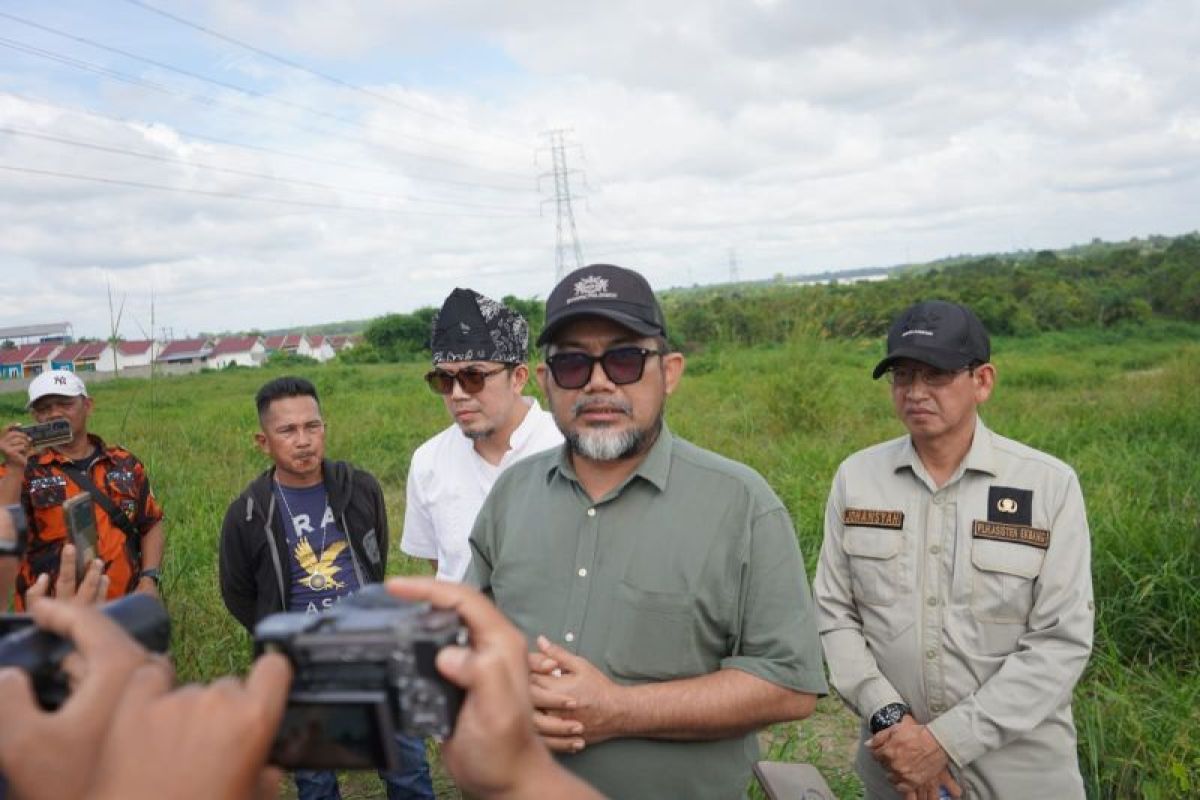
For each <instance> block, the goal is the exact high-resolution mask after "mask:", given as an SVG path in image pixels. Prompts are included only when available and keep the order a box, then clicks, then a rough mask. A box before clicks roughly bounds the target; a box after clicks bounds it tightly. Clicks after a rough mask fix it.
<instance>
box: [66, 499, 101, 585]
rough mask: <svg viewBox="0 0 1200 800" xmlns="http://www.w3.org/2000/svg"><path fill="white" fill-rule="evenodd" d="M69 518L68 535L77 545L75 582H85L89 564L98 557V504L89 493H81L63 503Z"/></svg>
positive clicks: (72, 542)
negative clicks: (84, 574)
mask: <svg viewBox="0 0 1200 800" xmlns="http://www.w3.org/2000/svg"><path fill="white" fill-rule="evenodd" d="M63 514H64V515H65V516H66V518H67V535H68V536H70V537H71V544H73V545H75V580H76V581H81V580H83V573H84V572H85V571H86V570H87V566H88V564H90V563H92V559H94V558H95V557H96V504H95V503H93V502H92V496H91V495H90V494H88V493H87V492H81V493H79V494H77V495H75V496H74V497H72V498H70V499H68V500H67V502H65V503H63Z"/></svg>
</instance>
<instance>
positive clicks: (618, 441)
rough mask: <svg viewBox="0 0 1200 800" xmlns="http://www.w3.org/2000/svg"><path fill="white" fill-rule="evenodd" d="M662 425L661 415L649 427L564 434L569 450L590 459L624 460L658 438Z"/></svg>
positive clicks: (633, 455) (640, 452)
mask: <svg viewBox="0 0 1200 800" xmlns="http://www.w3.org/2000/svg"><path fill="white" fill-rule="evenodd" d="M661 427H662V416H661V415H660V416H659V417H658V419H656V420H655V421H654V424H653V425H651V426H650V427H649V428H635V429H632V430H624V431H612V430H605V429H600V430H590V431H585V432H583V433H579V432H576V431H572V432H570V433H567V434H565V436H564V438H565V439H566V440H567V446H568V447H570V448H571V452H573V453H575V454H577V455H581V456H583V457H584V458H588V459H591V460H592V461H624V460H625V459H627V458H634V457H635V456H638V455H641V454H642V453H644V452H645V451H646V450H647V449H649V447H650V445H651V444H653V443H654V440H655V439H656V438H658V431H659V428H661Z"/></svg>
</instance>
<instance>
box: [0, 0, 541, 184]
mask: <svg viewBox="0 0 1200 800" xmlns="http://www.w3.org/2000/svg"><path fill="white" fill-rule="evenodd" d="M0 18H4V19H9V20H12V21H14V22H17V23H20V24H22V25H27V26H29V27H31V28H36V29H37V30H40V31H45V32H47V33H51V34H53V35H55V36H60V37H62V38H64V39H69V40H71V41H73V42H78V43H81V44H85V45H88V46H89V47H94V48H96V49H98V50H103V51H105V52H108V53H114V54H116V55H119V56H122V57H123V58H128V59H132V60H134V61H140V62H142V63H144V64H149V65H151V66H154V67H158V68H159V69H165V70H167V71H169V72H174V73H176V74H179V75H183V76H185V77H188V78H192V79H193V80H198V81H202V82H204V83H208V84H212V85H213V86H217V87H219V88H222V89H228V90H230V91H233V92H237V93H239V94H243V95H246V96H247V97H252V98H254V99H256V100H266V101H268V102H271V103H276V104H278V105H282V106H285V107H287V108H291V109H294V110H297V111H303V112H304V113H306V114H312V115H314V116H318V117H324V118H326V119H331V120H334V121H335V122H340V123H342V124H344V125H350V126H353V127H357V128H360V129H364V130H366V129H367V128H366V126H365V125H364V124H363V123H361V122H359V121H358V120H356V119H353V118H351V117H346V116H343V115H341V114H335V113H333V112H330V111H323V110H321V109H319V108H313V107H312V106H307V105H304V104H303V103H296V102H293V101H291V100H284V99H282V98H279V97H275V96H273V95H270V94H267V93H265V92H260V91H257V90H255V89H248V88H246V87H244V86H239V85H237V84H234V83H229V82H227V81H222V80H218V79H216V78H210V77H208V76H206V75H201V74H200V73H198V72H193V71H191V70H188V69H184V68H182V67H177V66H174V65H172V64H168V63H166V62H164V61H159V60H157V59H153V58H148V57H146V56H141V55H138V54H136V53H132V52H130V51H128V50H122V49H121V48H119V47H112V46H110V45H106V44H102V43H100V42H97V41H95V40H94V39H89V38H87V37H85V36H77V35H75V34H72V33H68V32H66V31H63V30H59V29H57V28H53V27H50V26H49V25H43V24H41V23H39V22H34V21H33V20H29V19H25V18H24V17H19V16H17V15H15V14H9V13H7V12H4V11H0ZM5 41H6V42H11V41H12V40H5ZM17 44H18V45H20V44H22V43H20V42H18V43H17ZM43 52H52V51H43ZM55 60H58V59H55ZM81 63H87V62H81ZM93 66H94V65H93ZM100 69H104V68H103V67H101V68H100ZM112 73H115V71H112ZM135 80H140V79H135ZM217 104H218V105H219V104H220V103H217ZM260 116H261V115H260ZM381 130H385V131H387V132H390V133H392V134H394V135H396V136H400V137H403V138H406V139H411V140H413V141H417V142H421V143H423V144H432V145H434V146H435V147H441V146H442V145H441V144H440V143H438V142H434V141H432V140H430V139H423V138H421V137H419V136H413V135H411V134H407V133H404V132H402V131H396V130H392V129H382V128H381ZM399 152H406V151H399ZM410 155H415V156H417V157H419V158H425V159H428V160H430V161H440V162H443V163H447V164H451V165H454V166H459V167H467V168H468V169H473V170H478V171H480V172H489V173H493V174H496V175H505V176H509V177H524V176H523V175H521V174H519V173H514V172H509V171H507V170H498V169H491V168H489V167H479V166H475V165H473V164H470V163H468V162H464V161H459V160H456V159H451V158H445V157H442V156H434V155H429V154H427V153H421V154H413V153H410Z"/></svg>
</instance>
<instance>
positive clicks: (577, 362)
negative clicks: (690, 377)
mask: <svg viewBox="0 0 1200 800" xmlns="http://www.w3.org/2000/svg"><path fill="white" fill-rule="evenodd" d="M661 355H665V353H664V352H663V351H662V350H647V349H646V348H644V347H614V348H613V349H612V350H606V351H604V354H603V355H599V356H593V355H588V354H587V353H576V352H572V353H556V354H555V355H552V356H550V357H549V358H547V359H546V366H548V367H549V368H550V374H551V375H553V376H554V382H555V383H557V384H558V385H559V386H560V387H562V388H563V389H582V388H583V387H584V386H586V385H587V382H588V381H590V380H591V379H592V370H593V369H594V368H595V366H596V362H597V361H599V362H600V367H601V368H602V369H603V370H604V374H605V375H607V376H608V379H609V380H610V381H612V382H613V383H615V384H616V385H618V386H624V385H625V384H627V383H637V382H638V381H640V380H641V379H642V372H643V371H644V370H645V369H646V359H647V358H649V357H650V356H661Z"/></svg>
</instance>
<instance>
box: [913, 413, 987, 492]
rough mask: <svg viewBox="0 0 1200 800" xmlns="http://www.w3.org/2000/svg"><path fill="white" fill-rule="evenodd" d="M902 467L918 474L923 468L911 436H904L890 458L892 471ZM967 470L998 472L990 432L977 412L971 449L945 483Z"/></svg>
mask: <svg viewBox="0 0 1200 800" xmlns="http://www.w3.org/2000/svg"><path fill="white" fill-rule="evenodd" d="M902 469H911V470H912V471H913V472H915V473H917V474H918V475H921V474H923V471H924V469H925V468H924V466H923V465H921V457H920V456H919V455H917V449H916V448H915V447H913V443H912V437H911V436H905V437H904V439H903V443H902V444H901V446H900V447H899V448H898V449H897V450H896V454H895V457H894V458H893V460H892V471H893V472H899V471H900V470H902ZM968 470H969V471H971V472H984V473H987V474H988V475H992V476H993V477H994V476H995V475H997V474H998V468H997V466H996V448H995V445H994V444H993V442H992V432H991V430H990V429H988V427H987V426H986V425H984V424H983V419H982V418H981V417H980V416H979V415H978V414H976V415H975V433H974V434H972V436H971V449H970V450H968V451H967V455H966V457H965V458H963V460H962V463H961V464H959V465H958V469H957V470H955V473H954V477H953V478H951V479H950V481H947V483H951V482H953V481H954V479H955V478H957V477H958V476H959V475H962V474H963V473H965V472H967V471H968Z"/></svg>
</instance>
